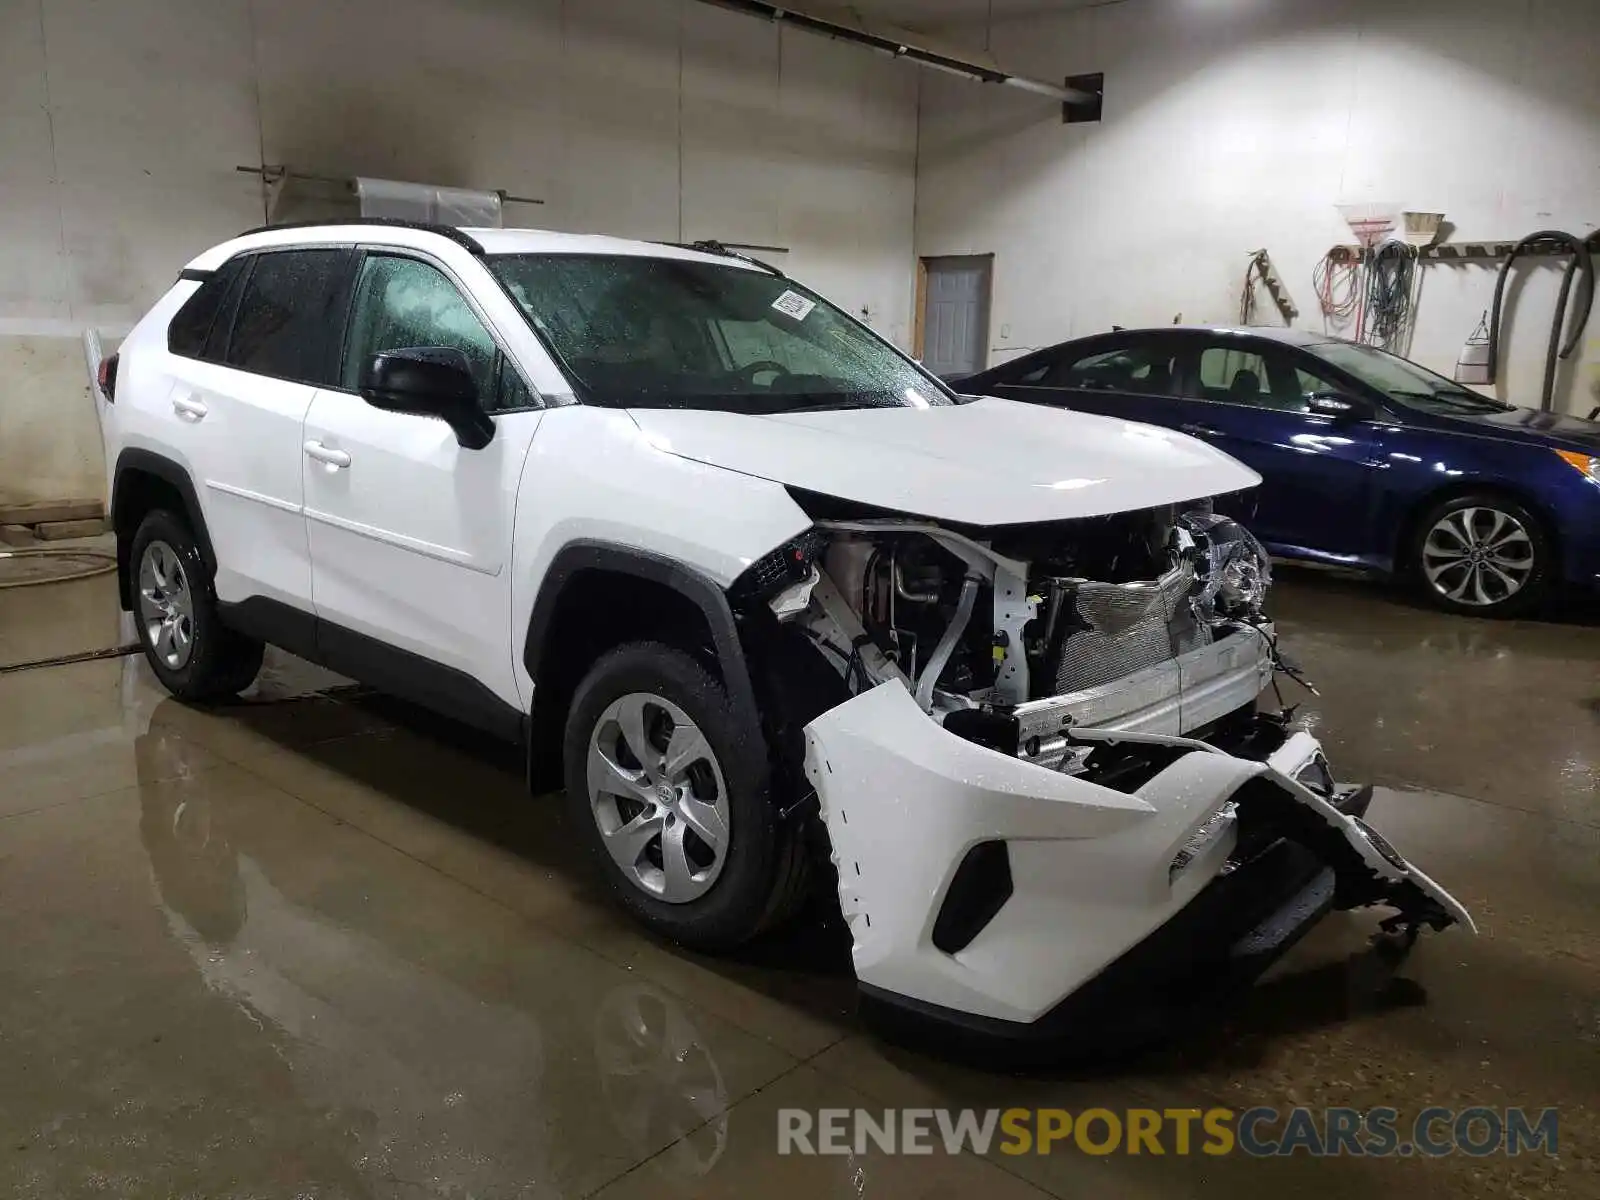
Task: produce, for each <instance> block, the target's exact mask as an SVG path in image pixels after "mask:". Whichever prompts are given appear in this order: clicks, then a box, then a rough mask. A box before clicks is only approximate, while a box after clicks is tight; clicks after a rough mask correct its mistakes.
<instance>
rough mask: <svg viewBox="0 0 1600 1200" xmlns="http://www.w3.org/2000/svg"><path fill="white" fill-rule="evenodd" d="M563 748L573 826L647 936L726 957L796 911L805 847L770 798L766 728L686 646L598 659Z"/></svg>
mask: <svg viewBox="0 0 1600 1200" xmlns="http://www.w3.org/2000/svg"><path fill="white" fill-rule="evenodd" d="M562 749H563V754H562V760H563V768H564V772H565V782H566V795H567V805H568V811H569V814H570V817H571V820H572V823H573V827H574V829H575V830H576V831H577V834H578V836H579V837H580V838H581V839H582V840H583V841H584V842H585V843H586V844H587V846H588V848H589V851H590V854H591V856H592V857H593V859H594V861H595V865H596V868H597V870H598V871H599V872H600V874H601V876H602V877H603V878H604V879H605V881H606V884H607V887H608V890H609V891H610V892H611V894H612V895H613V897H614V898H615V899H616V900H617V901H618V903H620V904H621V905H622V906H623V907H624V908H626V909H627V910H628V911H629V912H630V913H632V914H633V915H634V916H635V917H636V918H638V919H639V920H640V921H642V922H643V923H644V924H645V925H647V926H649V927H650V928H651V929H652V930H654V931H656V932H657V933H660V934H662V935H664V936H666V937H668V938H671V939H672V940H673V941H676V942H679V943H681V944H683V945H685V946H689V947H691V948H694V949H697V950H706V951H721V950H728V949H732V948H733V947H735V946H738V945H740V944H741V943H743V942H746V941H748V940H749V939H750V938H752V937H754V936H755V935H756V934H758V933H760V932H761V931H762V930H764V929H765V928H767V927H769V926H770V925H772V924H774V923H776V922H777V921H778V920H780V919H781V918H782V917H784V916H786V915H788V913H789V912H790V911H792V909H793V907H794V899H795V893H796V891H797V889H796V886H795V881H796V880H797V879H799V878H801V877H802V875H803V872H802V870H801V864H800V859H801V857H802V856H803V855H804V852H805V850H804V846H803V844H802V839H800V838H799V837H798V836H796V831H795V829H794V828H792V827H790V826H788V825H786V824H785V823H784V822H783V821H781V820H780V818H779V814H778V810H777V806H776V805H775V804H774V802H773V795H772V776H771V767H770V764H769V759H768V753H767V745H766V740H765V738H764V737H763V736H762V732H761V726H760V722H759V720H758V719H757V717H756V715H755V714H754V713H742V712H740V711H738V710H737V709H736V708H735V706H734V705H733V703H732V701H731V700H730V699H729V696H728V693H727V689H726V688H725V687H724V686H723V685H722V683H721V682H720V681H719V680H717V679H716V678H715V677H713V676H712V675H711V674H710V673H709V672H708V671H707V670H706V669H705V668H704V667H703V666H701V665H700V664H699V663H698V662H696V661H695V659H693V658H692V657H690V656H689V655H688V654H685V653H684V652H683V651H681V650H678V649H676V648H674V647H671V646H667V645H664V644H662V643H659V642H634V643H630V644H628V645H624V646H619V647H618V648H617V649H615V650H612V651H611V652H610V653H608V654H606V655H605V656H604V657H602V658H601V659H600V660H599V661H598V662H596V663H595V665H594V667H593V668H592V669H591V670H590V671H589V674H588V675H587V676H586V677H585V678H584V680H583V682H582V683H581V684H579V686H578V689H577V692H576V694H575V695H574V697H573V701H572V706H571V708H570V710H569V712H568V715H567V726H566V734H565V738H564V742H563V748H562Z"/></svg>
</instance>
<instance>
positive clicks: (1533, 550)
mask: <svg viewBox="0 0 1600 1200" xmlns="http://www.w3.org/2000/svg"><path fill="white" fill-rule="evenodd" d="M1552 559H1553V548H1552V546H1551V543H1550V539H1549V537H1548V536H1547V535H1546V534H1545V532H1544V528H1543V526H1542V525H1541V524H1540V522H1539V520H1538V518H1536V517H1535V516H1534V515H1533V514H1532V513H1530V512H1529V511H1528V510H1527V509H1525V508H1523V507H1522V505H1520V504H1518V503H1516V502H1515V501H1513V500H1509V499H1506V498H1505V497H1502V496H1497V495H1494V494H1492V493H1491V494H1469V495H1465V496H1456V497H1453V498H1451V499H1449V500H1446V501H1444V502H1443V503H1442V504H1439V505H1437V506H1435V507H1434V508H1433V509H1431V510H1430V511H1429V512H1427V513H1425V514H1424V515H1423V517H1422V519H1421V520H1420V521H1419V522H1418V523H1417V527H1416V535H1415V537H1413V539H1412V542H1411V547H1410V559H1409V564H1408V565H1409V570H1410V574H1411V576H1412V579H1413V581H1414V582H1415V584H1416V585H1417V586H1418V587H1419V588H1420V589H1421V591H1422V594H1423V595H1424V596H1426V597H1427V598H1428V600H1429V601H1430V602H1431V603H1432V604H1434V605H1435V606H1437V607H1439V608H1442V609H1445V610H1446V611H1448V612H1454V613H1461V614H1463V615H1466V616H1477V617H1510V616H1517V615H1520V614H1522V613H1525V612H1527V611H1529V610H1530V609H1532V608H1534V607H1535V606H1537V605H1538V604H1539V603H1540V601H1541V600H1542V599H1543V597H1544V595H1545V592H1546V591H1547V589H1548V583H1549V576H1550V570H1551V565H1552Z"/></svg>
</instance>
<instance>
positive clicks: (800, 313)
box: [772, 292, 817, 321]
mask: <svg viewBox="0 0 1600 1200" xmlns="http://www.w3.org/2000/svg"><path fill="white" fill-rule="evenodd" d="M816 306H817V302H816V301H815V300H807V299H806V298H805V297H804V296H802V295H800V293H798V292H785V293H784V294H783V295H781V296H779V297H778V298H777V299H776V300H774V301H773V302H772V307H773V308H775V309H777V310H778V311H779V312H781V313H782V314H783V315H784V316H786V317H793V318H794V319H795V320H796V321H804V320H805V319H806V318H807V317H809V316H810V315H811V310H812V309H813V308H815V307H816Z"/></svg>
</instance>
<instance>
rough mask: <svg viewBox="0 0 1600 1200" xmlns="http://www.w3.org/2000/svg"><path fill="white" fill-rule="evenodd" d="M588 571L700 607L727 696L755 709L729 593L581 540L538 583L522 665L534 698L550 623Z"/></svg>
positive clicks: (661, 564)
mask: <svg viewBox="0 0 1600 1200" xmlns="http://www.w3.org/2000/svg"><path fill="white" fill-rule="evenodd" d="M584 571H606V572H609V573H612V574H617V575H632V576H634V577H635V578H638V579H643V580H648V581H649V582H651V583H655V584H660V585H661V586H663V587H668V588H671V589H672V590H673V591H675V592H677V593H679V594H680V595H682V596H683V597H685V598H686V599H687V600H689V601H690V602H691V603H693V604H694V606H695V607H696V608H698V609H699V610H700V612H701V614H702V615H703V616H704V617H705V620H706V626H707V628H708V629H710V631H711V644H712V648H713V649H714V650H715V651H716V655H717V662H718V665H719V667H720V668H721V671H722V680H723V683H724V684H725V685H726V686H727V689H728V696H729V698H730V699H731V700H732V701H733V702H734V704H736V705H738V706H739V707H740V708H741V709H745V710H746V711H754V710H755V706H756V693H755V686H754V684H753V683H752V682H751V678H750V665H749V663H748V662H747V661H746V659H745V653H744V645H743V643H741V642H740V640H739V630H738V627H737V626H736V625H735V623H734V618H733V609H732V607H731V606H730V605H729V603H728V595H727V593H726V592H725V591H724V590H723V589H722V588H721V587H719V586H718V585H717V583H716V581H715V580H713V579H711V578H709V577H708V576H706V575H702V574H701V573H700V572H698V571H696V570H694V569H693V568H692V567H687V566H685V565H684V564H683V563H681V562H678V561H677V560H675V559H671V558H668V557H666V556H665V555H662V554H656V553H654V552H652V551H649V550H640V549H638V548H637V547H633V546H624V545H619V544H616V543H612V542H600V541H588V540H580V541H574V542H568V543H567V544H566V545H565V546H563V547H562V548H561V549H560V550H558V551H557V552H556V555H555V557H554V558H552V559H551V560H550V566H549V569H548V570H546V571H545V573H544V579H543V580H542V581H541V582H540V584H539V594H538V595H537V596H536V597H535V598H534V601H533V609H532V612H531V613H530V614H529V617H528V634H527V637H526V639H525V640H524V642H523V649H522V663H523V666H525V667H526V668H527V670H528V676H529V678H531V679H532V680H533V687H534V695H535V697H536V699H535V703H537V695H538V690H539V661H540V659H541V658H542V656H543V654H544V647H545V640H546V637H547V636H548V634H549V632H550V623H551V621H552V619H553V618H554V617H555V613H556V609H557V607H558V605H559V603H560V600H561V593H562V591H563V590H564V589H565V588H566V586H567V584H568V583H570V582H571V581H572V579H573V577H574V576H576V575H578V574H580V573H582V572H584Z"/></svg>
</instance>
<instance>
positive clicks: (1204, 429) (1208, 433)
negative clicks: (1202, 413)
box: [1178, 425, 1222, 438]
mask: <svg viewBox="0 0 1600 1200" xmlns="http://www.w3.org/2000/svg"><path fill="white" fill-rule="evenodd" d="M1178 432H1179V433H1187V434H1188V435H1189V436H1190V437H1197V438H1207V437H1221V436H1222V430H1220V429H1213V428H1211V426H1209V425H1179V426H1178Z"/></svg>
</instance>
